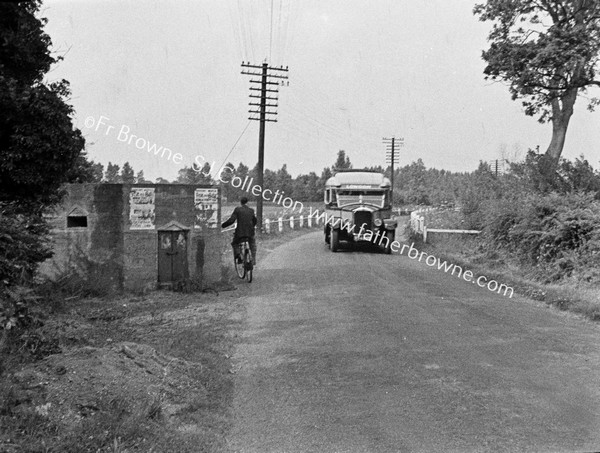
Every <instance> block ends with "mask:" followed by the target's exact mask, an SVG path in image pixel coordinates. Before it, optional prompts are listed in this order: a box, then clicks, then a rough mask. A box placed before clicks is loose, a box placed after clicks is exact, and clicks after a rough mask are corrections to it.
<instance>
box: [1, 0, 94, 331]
mask: <svg viewBox="0 0 600 453" xmlns="http://www.w3.org/2000/svg"><path fill="white" fill-rule="evenodd" d="M40 4H41V3H40V1H39V0H37V1H28V2H11V3H9V2H0V112H2V113H1V115H0V292H3V291H4V289H5V288H6V287H10V286H13V285H15V284H17V283H21V281H22V280H23V279H24V278H25V279H27V278H29V277H31V275H32V273H33V272H34V271H35V269H36V268H37V264H38V263H40V262H41V261H43V260H44V259H46V258H48V257H50V256H51V248H50V246H49V244H48V242H47V241H46V235H47V232H48V226H47V224H46V222H45V221H44V218H43V216H42V214H43V212H44V211H45V210H46V209H47V208H48V207H50V206H51V205H53V204H55V203H57V202H59V201H60V199H61V195H62V191H61V190H60V188H61V186H62V184H64V183H65V182H68V181H70V180H72V179H76V178H77V177H78V175H77V168H78V166H80V165H84V164H85V158H84V156H83V155H82V151H83V149H84V145H85V140H84V138H83V136H82V135H81V132H80V131H79V130H78V129H75V128H74V127H73V122H72V114H73V108H72V107H71V106H70V105H68V104H67V102H66V100H67V99H68V98H69V96H70V91H69V85H68V82H67V81H65V80H62V81H59V82H55V83H50V84H46V83H44V75H45V74H46V73H47V72H48V71H49V70H50V67H51V65H52V64H54V63H56V62H57V61H58V60H59V59H55V58H53V57H52V55H51V53H50V46H51V41H50V37H49V36H48V35H47V34H46V33H45V32H44V30H43V27H44V25H45V23H46V21H45V19H38V18H37V17H36V14H37V13H38V11H39V8H40ZM6 308H7V306H6V305H5V300H4V298H3V297H0V314H2V312H4V310H5V309H6ZM0 318H1V316H0ZM4 327H5V325H4V324H3V322H2V321H0V330H1V328H4Z"/></svg>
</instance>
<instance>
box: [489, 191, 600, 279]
mask: <svg viewBox="0 0 600 453" xmlns="http://www.w3.org/2000/svg"><path fill="white" fill-rule="evenodd" d="M485 211H486V212H485V216H484V218H485V226H484V234H485V238H486V239H487V241H488V245H489V246H490V247H491V248H493V249H495V250H505V251H507V252H509V253H511V254H514V255H515V256H517V257H519V259H520V261H521V262H522V263H523V264H528V265H531V266H534V267H536V268H537V269H539V270H540V271H541V273H542V274H543V275H545V279H546V280H549V281H554V280H559V279H561V278H564V277H570V276H576V277H581V278H584V279H585V280H587V281H592V280H598V277H599V273H598V272H597V271H596V272H594V271H591V269H594V268H598V265H599V264H600V203H599V202H597V201H595V200H594V194H592V193H588V194H585V193H572V194H566V195H560V194H557V193H550V194H548V195H542V194H528V195H526V196H523V197H514V198H511V199H502V200H499V201H496V202H491V203H489V205H488V206H487V208H486V210H485Z"/></svg>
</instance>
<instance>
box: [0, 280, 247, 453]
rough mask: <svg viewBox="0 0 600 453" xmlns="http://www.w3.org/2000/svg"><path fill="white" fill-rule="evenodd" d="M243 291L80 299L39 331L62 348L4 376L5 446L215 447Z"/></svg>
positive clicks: (1, 415)
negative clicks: (240, 295)
mask: <svg viewBox="0 0 600 453" xmlns="http://www.w3.org/2000/svg"><path fill="white" fill-rule="evenodd" d="M239 308H240V307H239V305H238V303H237V295H236V294H235V293H232V292H228V293H221V294H219V295H216V294H194V293H192V294H178V293H172V292H164V291H163V292H155V293H152V294H150V295H148V296H145V297H141V298H140V297H120V298H117V299H114V300H100V299H88V300H82V301H79V302H77V303H75V304H73V305H72V306H71V307H69V309H68V310H65V311H64V312H63V313H60V314H57V315H56V316H54V317H53V318H51V319H50V320H48V321H47V322H46V323H45V325H44V326H43V327H41V328H40V329H39V330H38V332H37V333H36V335H39V336H40V337H43V338H52V339H53V341H56V342H57V343H58V344H59V345H60V349H59V350H62V353H55V354H51V355H49V356H47V357H45V358H44V359H42V360H37V361H31V362H30V363H28V364H23V365H21V366H19V367H18V368H15V369H12V370H7V371H6V372H5V373H4V374H3V375H2V376H1V377H0V425H2V426H3V428H5V429H3V430H2V432H0V451H2V452H17V451H18V452H21V451H31V452H34V451H43V452H87V451H89V452H100V451H111V452H126V451H160V452H167V451H173V452H197V451H218V450H219V449H220V448H221V446H222V445H223V442H224V434H225V433H226V431H227V428H228V423H229V421H228V420H229V413H228V411H229V406H230V402H231V396H232V385H233V384H232V380H231V377H232V375H231V364H230V360H229V356H230V351H231V348H232V347H233V341H234V336H233V335H234V334H232V333H231V332H233V331H234V330H235V329H233V327H234V326H233V324H235V323H236V322H237V321H235V320H234V319H236V318H239V316H237V315H236V313H237V311H238V310H239Z"/></svg>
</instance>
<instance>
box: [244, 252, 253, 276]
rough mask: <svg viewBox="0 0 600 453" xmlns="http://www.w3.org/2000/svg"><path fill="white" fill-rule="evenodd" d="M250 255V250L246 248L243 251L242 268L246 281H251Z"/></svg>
mask: <svg viewBox="0 0 600 453" xmlns="http://www.w3.org/2000/svg"><path fill="white" fill-rule="evenodd" d="M253 267H254V266H253V265H252V257H251V256H250V250H248V249H246V250H245V252H244V268H245V269H246V280H248V283H250V282H252V268H253Z"/></svg>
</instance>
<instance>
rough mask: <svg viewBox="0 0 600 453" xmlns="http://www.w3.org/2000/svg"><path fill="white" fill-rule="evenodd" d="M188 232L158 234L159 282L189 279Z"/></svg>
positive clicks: (160, 232) (162, 232)
mask: <svg viewBox="0 0 600 453" xmlns="http://www.w3.org/2000/svg"><path fill="white" fill-rule="evenodd" d="M187 242H188V241H187V231H159V232H158V282H159V283H173V282H177V281H180V280H183V279H186V278H188V266H187Z"/></svg>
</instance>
